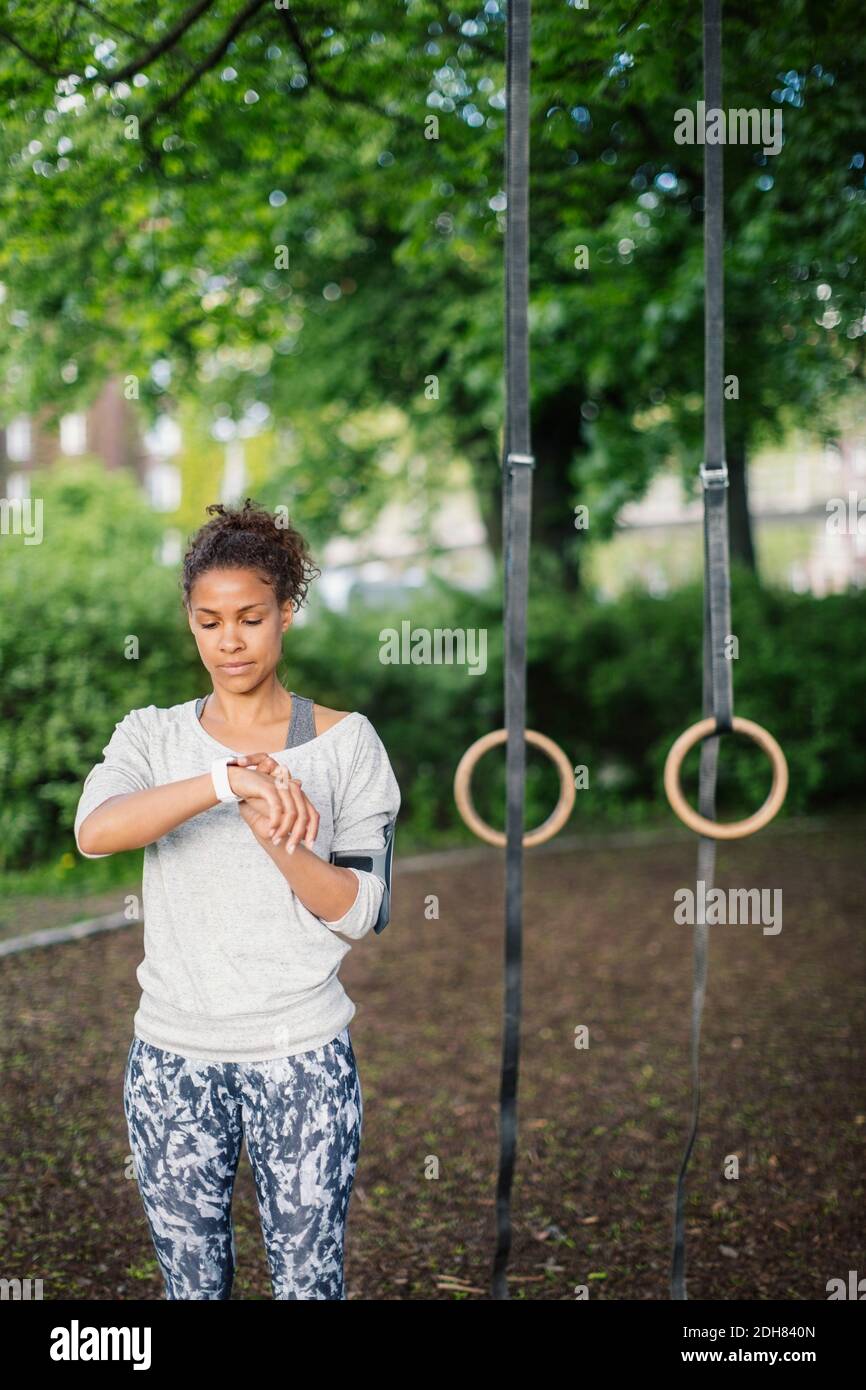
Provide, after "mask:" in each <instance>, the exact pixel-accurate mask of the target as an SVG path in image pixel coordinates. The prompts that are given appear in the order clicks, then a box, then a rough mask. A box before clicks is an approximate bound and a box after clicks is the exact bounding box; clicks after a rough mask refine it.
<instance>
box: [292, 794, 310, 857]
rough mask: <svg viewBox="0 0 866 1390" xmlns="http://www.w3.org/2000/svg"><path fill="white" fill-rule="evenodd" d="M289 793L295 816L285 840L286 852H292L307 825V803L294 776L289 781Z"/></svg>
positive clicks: (304, 832)
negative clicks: (293, 804) (292, 801)
mask: <svg viewBox="0 0 866 1390" xmlns="http://www.w3.org/2000/svg"><path fill="white" fill-rule="evenodd" d="M289 795H290V796H291V797H292V798H293V800H294V803H295V810H296V817H295V823H294V825H293V827H292V832H291V834H290V835H289V838H288V840H287V841H286V854H294V852H295V848H296V846H297V844H298V842H299V840H300V839H301V837H302V836H303V835H305V834H306V831H307V827H308V825H309V813H308V811H307V806H308V804H309V803H308V801H307V798H306V797H305V796H304V794H303V792H302V791H301V787H300V783H299V782H298V781H297V779H296V778H292V779H291V781H290V782H289Z"/></svg>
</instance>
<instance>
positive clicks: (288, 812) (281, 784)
mask: <svg viewBox="0 0 866 1390" xmlns="http://www.w3.org/2000/svg"><path fill="white" fill-rule="evenodd" d="M283 773H285V769H283ZM287 781H288V774H287V773H285V776H280V777H279V779H277V777H275V778H274V785H275V789H276V793H277V795H278V797H279V798H280V807H281V811H280V816H279V819H278V821H277V824H276V825H275V827H274V830H273V834H272V836H271V839H272V840H273V842H274V844H275V845H279V844H281V843H282V841H283V840H284V839H285V837H286V836H287V835H288V833H289V831H290V830H291V828H292V824H293V821H294V818H295V804H294V800H293V798H292V797H291V796H290V795H289V790H288V787H287V786H286V785H285V783H286V782H287Z"/></svg>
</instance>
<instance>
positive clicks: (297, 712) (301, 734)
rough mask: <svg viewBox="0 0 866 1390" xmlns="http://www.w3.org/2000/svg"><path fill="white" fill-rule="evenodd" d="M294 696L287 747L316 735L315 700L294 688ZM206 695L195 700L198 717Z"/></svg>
mask: <svg viewBox="0 0 866 1390" xmlns="http://www.w3.org/2000/svg"><path fill="white" fill-rule="evenodd" d="M289 694H290V695H291V697H292V717H291V719H290V720H289V732H288V734H287V735H286V747H287V748H297V746H298V744H299V743H309V742H310V740H311V739H314V738H315V737H316V716H315V713H314V711H313V705H314V703H315V701H313V700H309V699H307V696H306V695H296V694H295V692H294V690H290V691H289ZM206 699H207V696H206V695H200V696H199V698H198V699H197V700H196V702H195V712H196V718H198V719H201V712H202V710H203V709H204V702H205V700H206Z"/></svg>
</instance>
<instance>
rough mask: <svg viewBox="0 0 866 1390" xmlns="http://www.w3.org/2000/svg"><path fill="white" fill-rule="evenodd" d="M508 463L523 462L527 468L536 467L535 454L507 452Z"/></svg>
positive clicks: (506, 459)
mask: <svg viewBox="0 0 866 1390" xmlns="http://www.w3.org/2000/svg"><path fill="white" fill-rule="evenodd" d="M505 461H506V463H522V464H523V465H524V466H525V467H526V468H534V467H535V455H534V454H506V456H505Z"/></svg>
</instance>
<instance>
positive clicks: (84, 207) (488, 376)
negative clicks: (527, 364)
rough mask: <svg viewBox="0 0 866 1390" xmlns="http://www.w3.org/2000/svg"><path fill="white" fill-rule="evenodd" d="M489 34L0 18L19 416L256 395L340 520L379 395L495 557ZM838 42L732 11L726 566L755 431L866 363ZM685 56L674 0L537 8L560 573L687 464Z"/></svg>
mask: <svg viewBox="0 0 866 1390" xmlns="http://www.w3.org/2000/svg"><path fill="white" fill-rule="evenodd" d="M504 27H505V26H504V10H503V8H501V7H500V5H499V4H498V3H497V0H488V3H487V4H484V5H483V6H482V5H478V6H476V7H474V8H472V9H471V10H470V11H467V12H466V14H465V15H464V14H461V13H459V12H457V11H454V10H451V11H447V12H446V10H444V9H443V8H442V7H441V6H439V5H437V4H434V3H432V0H407V3H406V5H405V8H404V9H402V10H399V11H397V10H395V8H394V6H393V5H392V4H386V3H384V2H383V0H370V3H364V4H361V3H359V0H346V3H344V4H342V5H341V7H340V9H339V12H338V13H334V14H331V15H328V16H324V15H323V14H322V12H321V9H320V8H319V7H318V6H317V5H314V4H312V3H304V2H303V0H301V3H298V4H294V5H292V7H291V9H289V8H288V7H287V6H280V7H277V6H275V5H274V4H272V3H265V2H264V0H248V3H246V4H244V3H243V2H242V0H210V3H208V0H196V3H192V4H188V3H184V4H180V3H168V4H167V3H165V0H159V3H156V2H155V0H139V2H138V3H136V4H134V5H133V4H131V3H119V2H118V3H114V4H110V3H105V4H100V5H99V6H98V7H97V6H95V5H91V4H90V3H88V2H87V0H69V3H60V2H58V3H56V4H53V5H52V6H50V7H46V6H42V7H40V6H28V7H23V6H19V5H15V6H10V7H9V8H8V12H7V15H6V17H5V20H4V21H3V24H2V25H0V42H2V41H5V47H4V48H3V50H2V65H0V107H2V109H3V114H4V120H3V123H2V125H3V129H2V133H0V151H2V156H3V158H4V164H5V167H6V170H7V177H6V179H5V181H4V183H3V186H2V189H0V229H2V232H3V237H2V243H3V244H2V250H0V276H2V278H3V280H4V282H5V284H6V290H7V293H6V302H5V325H4V329H3V333H2V341H0V370H2V372H3V376H4V379H5V385H6V398H7V400H8V402H9V404H10V407H13V406H16V405H17V407H18V408H22V409H30V408H32V406H33V403H34V402H35V401H45V402H50V403H51V404H52V405H54V406H56V408H57V409H68V408H69V407H70V404H71V403H72V402H73V401H74V400H75V399H76V397H81V396H85V395H87V393H88V392H91V391H92V390H93V389H94V387H95V385H96V384H97V382H99V381H100V380H101V379H102V377H103V376H104V374H105V372H106V371H107V370H109V369H111V370H113V371H116V370H118V369H119V370H120V371H122V372H123V373H124V374H125V375H127V376H129V377H130V378H132V379H133V380H134V381H137V382H138V383H139V386H140V391H141V395H142V398H143V399H144V400H145V401H146V402H147V403H148V404H149V406H150V407H151V408H157V407H158V405H159V403H160V398H161V396H163V395H164V394H165V393H166V391H168V390H169V389H170V390H172V391H174V392H177V393H178V394H180V393H181V392H183V391H187V392H190V391H191V392H194V393H195V395H196V398H197V399H198V400H200V401H201V402H202V403H203V404H204V405H205V406H207V407H208V408H209V409H212V410H215V411H228V412H230V413H233V414H235V415H236V416H237V415H239V414H241V413H242V412H243V411H244V410H245V409H246V408H248V407H249V406H250V405H252V404H254V403H256V402H264V403H265V404H267V406H268V407H269V408H270V409H271V411H272V413H273V416H274V419H275V420H276V421H277V422H278V423H279V422H282V421H286V420H292V421H295V420H302V421H306V422H309V428H307V429H305V430H304V437H305V440H307V441H309V447H310V449H313V448H314V447H315V446H314V444H313V441H315V440H317V441H318V448H319V461H318V466H319V469H320V472H322V473H323V476H321V477H320V478H319V482H318V486H319V488H320V489H323V490H324V493H325V494H326V498H327V503H328V505H327V506H326V507H325V509H324V510H325V511H326V512H328V513H329V514H330V516H331V517H332V519H333V522H334V524H335V525H337V524H339V521H340V518H341V516H342V514H343V513H344V510H345V508H346V506H347V505H348V504H351V503H354V502H357V501H358V499H359V497H361V496H363V495H364V494H365V493H366V491H367V490H368V489H369V488H370V487H371V486H373V485H374V484H375V483H376V481H377V479H378V478H379V476H380V475H379V472H378V470H377V467H376V460H377V458H378V457H379V456H380V455H381V451H382V448H383V442H382V439H381V438H380V437H379V436H377V435H376V433H375V432H372V434H371V436H370V437H364V436H363V435H362V436H361V437H360V438H358V437H355V438H354V439H351V440H350V439H347V437H346V432H345V429H344V426H345V424H346V422H347V421H350V420H351V418H352V416H353V415H354V414H357V413H358V412H366V411H373V410H375V409H377V408H379V407H382V406H383V405H386V404H391V405H395V406H398V407H399V408H400V410H401V411H403V412H404V414H405V416H406V417H407V418H408V420H409V421H410V422H411V426H412V429H413V431H414V432H415V434H416V435H417V438H418V441H419V445H420V447H422V448H423V449H424V451H425V452H426V453H427V456H428V458H430V459H432V460H434V461H435V460H437V459H446V458H447V457H448V456H449V455H450V454H451V453H452V452H454V451H459V452H460V453H461V454H463V455H464V456H465V457H466V459H467V460H468V461H469V464H470V466H471V468H472V470H473V476H474V478H475V482H476V485H477V488H478V491H479V496H480V499H481V503H482V510H483V514H484V516H485V519H486V522H487V525H488V530H489V533H490V537H491V541H492V543H493V545H494V547H495V548H497V549H498V548H499V545H500V543H501V537H500V535H499V527H500V471H499V457H498V451H499V441H500V435H501V431H500V426H501V420H502V414H503V400H502V347H503V345H502V290H503V283H502V232H503V225H504V221H503V190H502V181H503V172H502V169H503V164H502V145H503V135H504V109H503V108H504V91H503V82H504V74H503V51H504V42H503V40H504ZM864 48H866V40H864V34H863V26H862V16H861V12H860V8H859V7H858V6H855V5H854V4H853V3H851V0H839V3H837V4H836V5H835V6H834V8H833V14H832V20H831V19H830V17H829V15H828V13H827V12H826V10H825V9H824V8H822V7H821V6H819V5H818V3H817V0H791V3H790V4H789V5H787V6H786V7H785V9H784V12H782V13H779V12H777V11H772V12H767V13H766V14H761V13H755V11H754V7H753V6H752V5H747V4H746V3H745V0H729V3H728V4H727V5H726V7H725V60H726V86H725V104H726V106H729V107H730V106H736V107H745V108H749V107H766V108H769V109H772V110H778V111H781V112H783V114H784V128H785V145H784V148H783V149H782V151H781V153H780V154H778V155H775V156H767V155H764V154H762V153H761V152H760V151H759V150H757V149H756V148H755V147H748V146H731V147H730V148H729V149H728V150H727V152H726V219H727V221H726V225H727V270H728V279H727V295H728V311H729V314H728V333H727V344H726V346H727V362H728V370H729V371H730V372H732V373H733V374H734V375H736V376H737V378H738V382H739V399H738V400H735V401H731V404H730V409H729V413H728V432H729V446H730V447H729V462H730V466H731V473H732V491H731V504H732V521H733V526H734V531H733V538H734V550H735V553H737V554H739V556H740V557H741V558H742V559H744V560H745V561H747V562H749V561H751V560H753V554H752V546H751V538H750V533H749V526H748V508H747V490H746V470H747V461H748V457H749V453H750V451H751V450H752V449H753V448H754V447H755V445H756V444H757V443H759V442H760V441H761V440H762V439H764V438H767V437H772V436H773V435H778V434H779V433H780V432H782V431H783V430H784V429H785V428H787V427H788V426H789V425H790V424H792V423H795V422H796V421H798V420H804V421H809V422H811V423H815V422H818V423H823V422H824V420H825V419H826V420H827V421H828V423H829V416H830V414H831V411H830V409H828V407H832V405H833V403H834V402H835V400H836V399H837V398H838V395H839V393H840V392H841V391H842V390H843V389H845V387H846V385H847V383H848V382H850V381H852V380H854V379H856V378H861V379H862V375H863V329H864V299H863V296H864V282H863V265H864V259H866V246H864V200H866V190H864V187H863V173H864V169H863V150H862V148H861V146H862V114H863V111H862V95H861V92H862V79H861V73H862V70H863V59H864V56H866V54H864ZM700 52H701V49H700V13H699V7H696V6H691V7H683V6H681V5H677V4H674V3H673V0H661V2H660V3H658V4H656V5H655V6H652V7H651V6H648V5H646V4H640V3H639V4H637V5H631V4H626V3H625V0H612V3H609V4H606V5H604V6H603V7H590V8H589V9H587V10H582V9H577V8H574V7H572V6H571V5H569V4H565V3H559V0H537V3H536V4H535V6H534V11H533V57H534V66H533V89H532V189H531V205H532V215H533V230H532V241H531V254H532V276H531V281H532V283H531V293H532V314H531V326H532V389H533V431H534V447H535V453H536V456H537V460H538V468H537V470H536V473H535V477H534V490H535V495H534V507H533V527H534V536H535V539H536V541H537V542H538V543H539V544H540V545H541V546H542V547H543V548H544V549H545V550H546V551H547V552H549V553H550V554H551V555H552V556H553V557H554V558H555V562H556V564H557V565H558V567H559V570H560V572H561V575H562V579H563V582H564V583H571V582H573V581H574V579H575V577H576V572H577V570H576V563H575V561H576V548H577V545H576V536H575V532H574V529H573V527H572V526H571V515H572V507H573V505H574V504H575V503H576V502H586V501H589V502H591V503H592V505H593V518H594V522H593V529H592V534H593V535H603V534H605V532H606V531H607V530H609V528H610V527H611V526H612V524H613V518H614V516H615V514H616V511H617V509H618V507H619V506H620V505H621V504H622V502H623V501H625V500H627V499H628V498H631V497H636V496H639V495H640V493H641V491H642V490H643V489H644V488H645V487H646V484H647V482H648V481H649V479H650V478H651V476H652V473H653V471H654V470H655V468H656V467H657V466H658V465H659V463H660V461H661V460H662V459H665V458H668V457H670V456H672V455H674V456H677V457H679V458H680V459H681V461H682V463H683V467H684V469H693V468H694V465H695V463H696V461H697V459H698V458H699V456H700V435H701V394H702V259H701V238H702V206H701V161H700V149H699V147H697V146H684V145H678V144H676V142H675V141H674V128H675V112H676V111H677V109H678V108H680V107H683V106H691V107H693V106H694V103H695V102H696V100H697V99H698V98H699V97H700V95H701V67H700ZM434 119H435V121H438V129H435V128H434ZM434 135H435V136H436V137H437V138H428V137H430V136H434ZM578 245H585V246H586V247H587V251H588V254H589V263H588V267H587V268H586V269H579V268H577V267H576V265H575V246H578ZM828 294H829V297H825V298H822V297H821V296H827V295H828ZM166 362H167V363H169V364H170V368H171V372H170V376H171V382H170V386H168V385H166V371H165V367H164V365H163V366H162V367H161V369H160V370H155V365H156V364H157V363H161V364H164V363H166ZM276 481H277V482H279V479H278V478H277V480H276Z"/></svg>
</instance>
